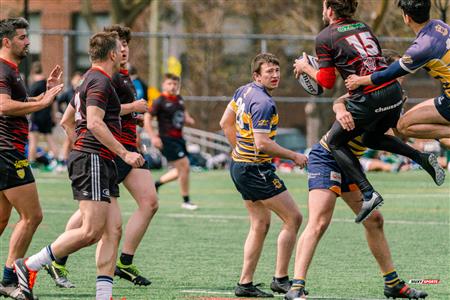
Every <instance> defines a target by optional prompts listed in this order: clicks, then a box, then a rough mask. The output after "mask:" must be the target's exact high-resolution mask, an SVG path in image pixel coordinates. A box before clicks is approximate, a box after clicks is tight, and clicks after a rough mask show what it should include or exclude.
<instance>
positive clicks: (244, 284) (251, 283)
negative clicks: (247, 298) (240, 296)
mask: <svg viewBox="0 0 450 300" xmlns="http://www.w3.org/2000/svg"><path fill="white" fill-rule="evenodd" d="M238 284H239V285H240V286H243V287H251V286H253V281H250V282H247V283H238Z"/></svg>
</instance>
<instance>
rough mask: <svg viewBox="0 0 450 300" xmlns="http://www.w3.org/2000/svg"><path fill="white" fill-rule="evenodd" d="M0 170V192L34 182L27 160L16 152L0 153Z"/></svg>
mask: <svg viewBox="0 0 450 300" xmlns="http://www.w3.org/2000/svg"><path fill="white" fill-rule="evenodd" d="M0 170H1V175H0V191H3V190H7V189H11V188H14V187H17V186H21V185H25V184H28V183H31V182H34V176H33V172H31V167H30V164H29V163H28V160H27V158H26V157H25V155H23V154H22V153H20V152H19V151H17V150H1V151H0ZM25 196H26V195H25Z"/></svg>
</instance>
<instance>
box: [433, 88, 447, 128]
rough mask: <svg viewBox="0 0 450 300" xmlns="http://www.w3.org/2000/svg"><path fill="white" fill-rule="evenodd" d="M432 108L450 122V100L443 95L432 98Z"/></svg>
mask: <svg viewBox="0 0 450 300" xmlns="http://www.w3.org/2000/svg"><path fill="white" fill-rule="evenodd" d="M434 106H436V109H437V111H438V112H439V113H440V114H441V116H443V117H444V118H445V119H446V120H447V121H449V122H450V98H448V97H447V96H446V95H445V94H444V95H441V96H439V97H436V98H434Z"/></svg>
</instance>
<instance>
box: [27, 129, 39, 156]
mask: <svg viewBox="0 0 450 300" xmlns="http://www.w3.org/2000/svg"><path fill="white" fill-rule="evenodd" d="M31 126H32V127H31V128H32V129H33V126H36V125H33V123H31ZM36 129H37V128H35V130H36ZM38 141H39V132H38V131H34V130H32V131H30V132H29V133H28V161H29V162H30V163H34V162H35V161H36V153H37V144H38Z"/></svg>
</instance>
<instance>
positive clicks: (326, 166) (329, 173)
mask: <svg viewBox="0 0 450 300" xmlns="http://www.w3.org/2000/svg"><path fill="white" fill-rule="evenodd" d="M308 188H309V190H310V191H311V190H317V189H325V190H331V191H333V192H335V193H336V194H337V195H338V196H340V195H341V193H346V192H352V191H357V190H358V186H357V185H356V184H355V183H354V182H350V181H348V180H347V179H346V178H345V175H344V174H342V172H341V169H340V168H339V166H338V164H337V163H336V160H335V159H334V157H333V155H331V153H330V152H329V151H328V150H326V149H325V148H324V147H322V145H321V144H319V143H317V144H314V146H313V147H312V150H311V152H310V153H309V156H308Z"/></svg>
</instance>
